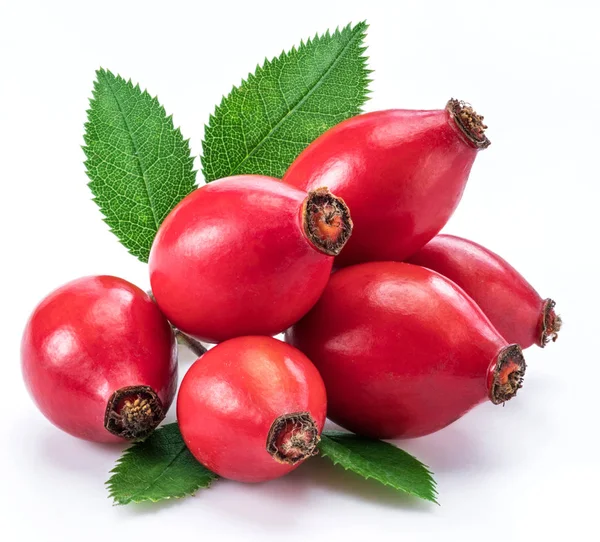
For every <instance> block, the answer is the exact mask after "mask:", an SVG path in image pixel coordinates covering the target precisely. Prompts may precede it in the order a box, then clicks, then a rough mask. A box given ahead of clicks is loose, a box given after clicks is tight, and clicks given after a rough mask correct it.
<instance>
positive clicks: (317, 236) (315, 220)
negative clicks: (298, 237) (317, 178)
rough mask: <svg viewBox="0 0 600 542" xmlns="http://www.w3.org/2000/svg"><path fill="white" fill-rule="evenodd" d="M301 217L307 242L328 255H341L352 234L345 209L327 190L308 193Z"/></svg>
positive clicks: (346, 209) (350, 221) (318, 189)
mask: <svg viewBox="0 0 600 542" xmlns="http://www.w3.org/2000/svg"><path fill="white" fill-rule="evenodd" d="M302 218H303V225H304V231H305V232H306V236H307V237H308V239H309V240H310V241H311V242H312V243H313V244H314V245H315V246H316V247H317V248H318V249H319V250H320V251H321V252H324V253H325V254H329V255H330V256H337V255H338V254H339V253H340V252H341V250H342V248H344V245H345V244H346V241H347V240H348V239H349V237H350V234H351V233H352V220H351V218H350V212H349V211H348V207H347V206H346V204H345V203H344V201H343V200H341V199H340V198H336V197H335V196H334V195H333V194H332V193H331V192H330V191H329V189H327V188H317V189H316V190H312V191H310V192H309V193H308V196H307V197H306V199H305V200H304V203H303V204H302Z"/></svg>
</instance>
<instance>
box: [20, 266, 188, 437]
mask: <svg viewBox="0 0 600 542" xmlns="http://www.w3.org/2000/svg"><path fill="white" fill-rule="evenodd" d="M21 363H22V370H23V377H24V379H25V384H26V386H27V389H28V390H29V393H30V394H31V396H32V397H33V399H34V401H35V403H36V405H37V406H38V408H39V409H40V410H41V411H42V413H43V414H44V416H46V418H48V420H50V421H51V422H52V423H53V424H54V425H56V426H57V427H59V428H60V429H62V430H63V431H66V432H67V433H70V434H71V435H73V436H75V437H79V438H82V439H86V440H91V441H96V442H123V441H124V439H122V438H120V437H117V436H116V435H113V434H112V433H110V432H109V431H107V430H106V429H105V427H104V416H105V412H106V408H107V403H108V401H109V399H110V397H111V395H112V394H113V392H115V391H116V390H118V389H120V388H124V387H128V386H137V385H145V386H150V387H151V388H153V390H154V391H155V392H156V394H157V395H158V397H159V398H160V400H161V401H162V404H163V407H164V410H165V412H166V410H167V409H168V408H169V406H170V404H171V402H172V401H173V398H174V396H175V391H176V387H177V346H176V343H175V340H174V337H173V332H172V331H171V327H170V325H169V323H168V322H167V320H166V319H165V317H164V316H163V315H162V314H161V312H160V310H159V308H158V307H157V306H156V304H155V303H154V302H153V301H152V300H151V299H150V297H149V296H148V295H147V294H146V293H145V292H143V291H142V290H140V289H139V288H137V287H136V286H134V285H133V284H130V283H129V282H127V281H125V280H123V279H120V278H117V277H111V276H92V277H84V278H81V279H78V280H74V281H72V282H69V283H68V284H65V285H64V286H62V287H61V288H59V289H57V290H55V291H54V292H52V293H51V294H50V295H49V296H47V297H46V298H45V299H44V300H43V301H42V302H41V303H40V304H39V305H38V306H37V308H36V309H35V310H34V312H33V314H32V315H31V317H30V319H29V321H28V322H27V325H26V327H25V332H24V334H23V339H22V342H21Z"/></svg>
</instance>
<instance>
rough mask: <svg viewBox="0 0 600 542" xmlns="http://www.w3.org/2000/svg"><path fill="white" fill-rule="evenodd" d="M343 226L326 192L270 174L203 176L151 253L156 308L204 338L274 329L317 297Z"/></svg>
mask: <svg viewBox="0 0 600 542" xmlns="http://www.w3.org/2000/svg"><path fill="white" fill-rule="evenodd" d="M351 230H352V222H351V220H350V215H349V212H348V208H347V207H346V205H345V204H344V202H343V201H342V200H340V199H339V198H336V197H335V196H334V195H332V194H331V193H330V192H329V191H328V190H327V189H325V188H318V189H316V190H313V191H311V192H310V193H309V194H308V195H307V193H306V192H303V191H302V190H298V189H296V188H293V187H291V186H289V185H287V184H285V183H282V182H281V181H278V180H277V179H272V178H270V177H261V176H258V175H243V176H238V177H230V178H227V179H221V180H219V181H215V182H212V183H210V184H208V185H205V186H203V187H202V188H199V189H198V190H196V191H195V192H193V193H192V194H190V195H189V196H187V197H186V198H185V199H184V200H183V201H182V202H180V203H179V205H178V206H177V207H176V208H175V209H174V210H173V211H172V212H171V213H170V214H169V216H167V218H166V219H165V221H164V222H163V224H162V226H161V227H160V229H159V231H158V234H157V236H156V239H155V240H154V244H153V246H152V251H151V254H150V262H149V263H150V282H151V284H152V292H153V293H154V296H155V298H156V301H157V303H158V305H159V307H160V308H161V310H162V311H163V312H164V313H165V314H166V316H167V318H169V320H170V321H171V322H172V323H173V324H174V325H175V326H176V327H177V328H178V329H180V330H181V331H183V332H184V333H188V334H190V335H193V336H195V337H197V338H199V339H202V340H205V341H208V342H219V341H223V340H226V339H229V338H232V337H238V336H241V335H275V334H277V333H279V332H281V331H283V330H285V329H286V328H287V327H289V326H290V325H291V324H293V323H294V322H295V321H297V320H298V319H299V318H301V317H302V316H303V315H304V314H306V312H307V311H308V310H309V309H310V308H311V307H312V306H313V305H314V304H315V303H316V302H317V299H319V296H320V295H321V292H322V291H323V288H324V287H325V284H326V283H327V280H328V279H329V274H330V272H331V267H332V265H333V256H334V255H336V254H338V253H339V251H340V250H341V248H342V247H343V246H344V243H345V242H346V240H347V239H348V237H349V235H350V232H351Z"/></svg>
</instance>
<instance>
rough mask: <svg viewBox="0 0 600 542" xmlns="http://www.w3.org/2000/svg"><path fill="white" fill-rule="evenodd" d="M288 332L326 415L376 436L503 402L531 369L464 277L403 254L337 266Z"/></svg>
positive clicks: (423, 430)
mask: <svg viewBox="0 0 600 542" xmlns="http://www.w3.org/2000/svg"><path fill="white" fill-rule="evenodd" d="M287 340H288V342H289V343H290V344H292V345H294V346H296V347H297V348H299V349H300V350H302V351H303V352H304V353H305V354H306V355H307V356H308V357H309V358H310V359H311V360H312V361H313V362H314V364H315V365H316V367H317V368H318V369H319V371H320V373H321V376H322V377H323V380H324V382H325V387H326V389H327V395H328V413H327V415H328V417H329V418H331V419H332V420H333V421H334V422H336V423H338V424H340V425H341V426H343V427H345V428H347V429H349V430H350V431H354V432H355V433H358V434H362V435H366V436H370V437H375V438H398V437H403V438H409V437H418V436H422V435H427V434H429V433H433V432H434V431H437V430H439V429H442V428H443V427H445V426H447V425H448V424H450V423H452V422H453V421H455V420H457V419H458V418H460V417H461V416H462V415H463V414H465V413H466V412H467V411H469V410H470V409H471V408H473V407H474V406H475V405H477V404H479V403H481V402H484V401H486V400H490V401H491V402H492V403H494V404H501V403H504V402H505V401H508V400H509V399H511V398H512V397H513V396H514V395H515V394H516V393H517V390H518V389H519V388H520V387H521V382H522V378H523V375H524V372H525V361H524V359H523V356H522V353H521V349H520V348H519V347H518V346H517V345H509V344H508V343H507V342H506V341H505V340H504V339H503V338H502V337H501V336H500V334H499V333H498V332H497V331H496V330H495V329H494V328H493V327H492V325H491V324H490V322H489V320H488V319H487V318H486V316H485V315H484V314H483V312H482V311H481V309H480V308H479V307H478V306H477V305H476V304H475V302H474V301H472V300H471V299H470V298H469V297H468V296H467V295H466V294H465V293H464V292H463V291H462V290H461V289H460V288H459V287H458V286H456V285H455V284H454V283H453V282H451V281H450V280H448V279H446V278H445V277H443V276H441V275H439V274H438V273H435V272H433V271H430V270H429V269H426V268H423V267H419V266H416V265H411V264H407V263H396V262H383V263H377V262H375V263H366V264H361V265H356V266H352V267H348V268H344V269H341V270H340V271H337V272H336V273H335V274H334V275H332V277H331V280H330V281H329V284H328V285H327V288H326V289H325V292H324V293H323V296H322V297H321V299H320V300H319V302H318V303H317V304H316V305H315V307H314V308H313V309H312V310H311V311H310V312H309V313H308V314H307V315H306V316H305V317H304V318H303V319H302V320H301V321H300V322H299V323H297V324H296V325H294V326H293V327H292V328H291V329H290V330H289V331H288V333H287Z"/></svg>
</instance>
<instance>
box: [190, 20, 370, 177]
mask: <svg viewBox="0 0 600 542" xmlns="http://www.w3.org/2000/svg"><path fill="white" fill-rule="evenodd" d="M366 29H367V24H366V23H365V22H361V23H359V24H357V25H356V26H354V27H351V26H350V25H348V26H346V27H345V28H344V29H343V30H341V31H340V30H336V31H335V32H334V33H333V34H330V33H329V32H327V33H326V34H325V35H323V36H318V35H317V36H315V37H314V38H313V39H309V40H308V41H307V42H306V43H303V42H302V43H301V44H300V47H298V48H297V49H296V48H293V49H292V50H291V51H290V52H289V53H285V52H283V53H281V55H280V56H279V57H278V58H274V59H273V60H271V61H268V60H265V63H264V64H263V66H262V67H257V69H256V72H255V73H254V74H250V75H249V76H248V79H247V80H246V81H242V84H241V85H240V86H239V87H234V89H233V90H232V91H231V93H230V94H229V95H228V96H227V97H226V98H223V100H222V101H221V105H219V106H218V107H217V108H216V109H215V113H214V115H211V117H210V120H209V123H208V125H207V126H206V127H205V136H204V141H203V142H202V150H203V157H202V168H203V173H204V177H205V179H206V181H213V180H215V179H220V178H222V177H228V176H229V175H237V174H243V173H255V174H262V175H270V176H272V177H278V178H280V177H282V176H283V174H284V173H285V171H286V170H287V168H288V167H289V165H290V164H291V163H292V162H293V161H294V159H295V158H296V156H298V154H300V152H301V151H302V150H303V149H304V148H305V147H306V146H307V145H308V144H309V143H310V142H311V141H313V140H314V139H315V138H317V137H318V136H319V135H321V134H322V133H323V132H325V131H327V130H328V129H329V128H331V127H332V126H334V125H336V124H338V123H339V122H341V121H342V120H344V119H347V118H349V117H352V116H354V115H357V114H358V113H360V112H361V106H362V105H363V104H364V102H365V101H366V100H367V93H368V89H367V87H368V84H369V82H370V80H369V79H368V74H369V73H370V70H368V69H367V68H366V61H367V57H365V56H364V52H365V50H366V47H365V46H364V44H363V40H364V37H365V32H366Z"/></svg>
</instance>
